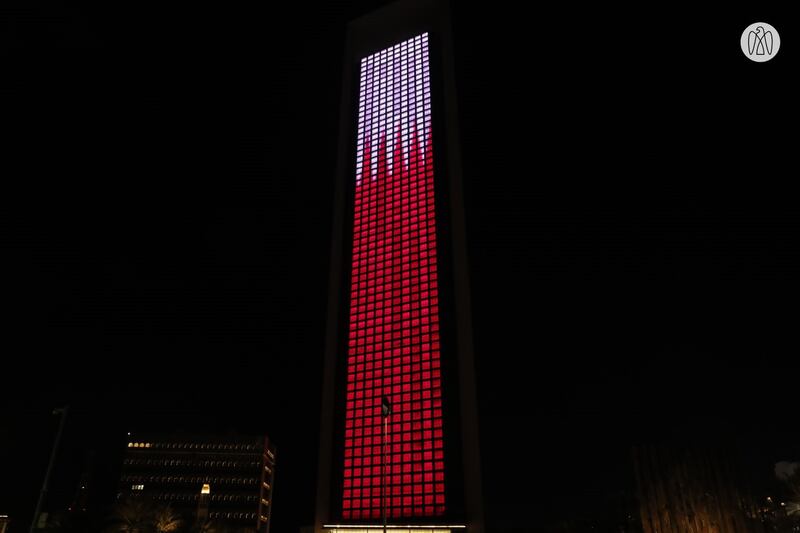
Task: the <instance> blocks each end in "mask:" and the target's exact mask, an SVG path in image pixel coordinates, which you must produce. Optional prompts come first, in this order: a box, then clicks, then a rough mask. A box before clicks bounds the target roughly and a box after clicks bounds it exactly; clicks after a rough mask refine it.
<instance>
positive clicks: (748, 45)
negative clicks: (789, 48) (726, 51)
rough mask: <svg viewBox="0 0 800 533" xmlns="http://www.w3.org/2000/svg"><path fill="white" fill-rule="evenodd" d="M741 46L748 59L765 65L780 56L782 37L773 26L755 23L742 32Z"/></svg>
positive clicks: (765, 23)
mask: <svg viewBox="0 0 800 533" xmlns="http://www.w3.org/2000/svg"><path fill="white" fill-rule="evenodd" d="M739 45H740V46H741V48H742V53H743V54H744V55H745V57H746V58H747V59H749V60H750V61H754V62H756V63H765V62H767V61H769V60H770V59H772V58H773V57H775V56H776V55H778V51H779V50H780V49H781V36H780V34H779V33H778V30H776V29H775V27H774V26H773V25H772V24H769V23H767V22H754V23H752V24H750V25H749V26H748V27H746V28H745V29H744V31H743V32H742V36H741V38H740V39H739Z"/></svg>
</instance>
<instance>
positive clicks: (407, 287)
mask: <svg viewBox="0 0 800 533" xmlns="http://www.w3.org/2000/svg"><path fill="white" fill-rule="evenodd" d="M428 53H429V51H428V36H427V34H423V35H420V36H417V37H414V38H412V39H409V40H407V41H405V42H403V43H399V44H398V45H396V46H392V47H390V48H388V49H386V50H383V51H380V52H378V53H376V54H373V55H371V56H369V57H367V58H364V60H363V61H362V64H361V66H362V73H361V77H360V81H361V91H360V96H361V98H360V102H359V109H360V113H359V133H360V134H359V141H358V150H357V165H356V167H357V174H356V187H355V206H354V223H353V248H352V250H353V252H352V271H351V272H352V274H351V283H350V315H349V335H348V349H347V395H346V397H347V403H346V411H345V420H346V421H345V440H344V475H343V492H342V516H343V518H345V519H350V518H353V519H364V518H367V519H376V518H381V516H382V515H381V490H382V489H381V487H382V483H383V476H385V490H386V496H385V497H386V509H387V515H388V516H389V517H392V518H401V517H412V516H419V517H431V516H441V515H443V514H444V512H445V489H444V482H445V481H444V446H443V434H442V432H443V430H442V426H443V423H442V387H441V372H442V369H441V358H440V338H439V291H438V271H437V254H436V209H435V201H434V200H435V198H434V192H435V190H434V176H433V174H434V170H433V142H432V135H431V133H432V132H431V128H430V126H427V124H429V123H430V117H431V109H430V74H429V72H428V64H429V62H428ZM390 135H394V139H388V138H387V137H388V136H390ZM371 137H372V138H377V139H378V145H377V146H374V147H373V145H372V144H371ZM392 140H393V142H391V141H392ZM390 143H391V146H390ZM384 396H386V397H387V398H389V400H390V402H391V405H392V414H391V416H390V417H389V421H388V432H387V439H386V443H385V446H386V458H385V466H384V462H383V459H382V455H381V454H382V453H383V445H384V442H383V422H382V418H381V399H382V397H384ZM382 468H383V469H384V470H382Z"/></svg>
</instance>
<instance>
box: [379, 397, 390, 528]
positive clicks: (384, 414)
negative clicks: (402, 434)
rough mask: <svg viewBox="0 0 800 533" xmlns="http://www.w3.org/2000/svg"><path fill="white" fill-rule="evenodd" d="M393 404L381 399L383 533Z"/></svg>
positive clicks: (387, 399) (386, 399) (385, 398)
mask: <svg viewBox="0 0 800 533" xmlns="http://www.w3.org/2000/svg"><path fill="white" fill-rule="evenodd" d="M391 413H392V404H391V402H390V401H389V398H388V397H387V396H383V398H381V418H383V439H382V440H381V444H382V445H383V453H382V454H381V515H383V533H386V438H387V436H388V434H389V415H390V414H391Z"/></svg>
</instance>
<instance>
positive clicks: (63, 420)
mask: <svg viewBox="0 0 800 533" xmlns="http://www.w3.org/2000/svg"><path fill="white" fill-rule="evenodd" d="M67 411H69V406H68V405H66V406H64V407H60V408H58V409H53V414H54V415H61V420H60V421H59V423H58V433H56V440H55V442H54V443H53V450H52V451H51V452H50V462H49V463H48V464H47V472H46V473H45V475H44V482H43V483H42V490H41V492H39V501H38V502H36V511H34V512H33V520H32V521H31V529H30V533H33V532H34V530H35V529H36V522H37V521H38V520H39V515H40V514H41V512H42V505H44V500H45V498H46V497H47V489H48V486H49V485H50V474H51V473H52V472H53V465H54V464H55V462H56V454H57V453H58V445H59V443H60V442H61V435H62V434H63V433H64V424H65V423H66V421H67Z"/></svg>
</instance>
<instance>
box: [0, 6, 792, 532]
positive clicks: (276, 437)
mask: <svg viewBox="0 0 800 533" xmlns="http://www.w3.org/2000/svg"><path fill="white" fill-rule="evenodd" d="M385 3H386V2H367V1H361V2H349V3H334V4H326V3H317V4H303V5H296V6H294V5H290V4H280V5H277V6H270V7H269V8H268V7H265V6H261V7H251V8H248V9H244V8H243V9H242V10H240V11H237V10H234V9H233V8H231V9H223V8H218V9H217V10H214V9H210V8H209V9H206V8H202V7H194V8H193V9H192V10H190V11H188V10H181V9H179V8H177V7H175V8H173V7H164V6H159V7H158V8H155V7H154V6H152V7H150V8H148V7H145V6H137V7H136V8H132V7H125V8H123V7H117V6H108V5H104V6H96V7H94V8H92V9H88V8H87V9H79V8H73V7H69V6H66V5H63V4H61V3H58V2H54V3H47V4H42V5H41V6H37V7H29V6H27V5H26V4H24V3H21V2H20V3H19V5H17V6H12V7H11V9H10V13H11V15H12V16H11V18H10V22H9V23H6V24H5V28H6V29H8V32H6V33H5V36H4V37H3V38H2V39H3V41H2V42H3V45H4V46H3V51H4V57H5V58H6V60H7V64H8V65H10V68H9V69H7V70H6V73H7V74H6V75H5V76H3V80H2V82H0V87H2V94H3V96H4V101H5V102H6V103H7V105H8V107H9V108H12V109H13V113H11V118H12V120H10V121H5V122H6V126H7V128H8V133H9V134H10V139H11V143H10V144H6V147H7V150H8V152H7V154H8V155H7V156H6V157H5V158H4V160H5V161H7V163H6V165H5V168H6V172H5V173H4V174H5V175H6V176H7V179H6V180H5V181H6V183H7V186H8V187H9V192H7V193H6V195H5V198H6V201H7V202H8V203H9V204H10V205H9V206H8V207H7V208H6V209H5V213H6V215H7V217H8V218H7V221H6V223H5V224H4V229H5V231H6V237H5V239H4V241H5V242H6V243H7V244H6V249H7V251H8V254H9V259H10V261H7V262H6V264H7V267H8V274H7V275H6V279H7V285H8V289H7V290H8V292H9V293H10V294H11V302H10V305H9V306H8V309H9V310H10V311H11V312H12V314H13V316H12V321H11V322H10V323H8V325H7V328H8V329H7V331H8V332H9V333H11V335H10V342H7V348H6V350H4V353H6V370H5V372H3V373H2V376H3V378H4V379H3V388H4V390H5V392H6V394H5V398H6V400H5V401H4V402H3V407H2V421H3V422H2V424H1V425H2V429H0V514H9V515H11V518H12V520H13V522H12V529H11V533H15V532H17V531H22V530H23V528H25V529H27V527H28V525H29V523H30V519H31V516H32V514H33V509H34V506H35V501H36V497H37V495H38V490H39V487H40V484H41V480H42V477H43V475H44V471H45V468H46V465H47V459H48V455H49V450H50V447H51V445H52V441H53V437H54V434H55V428H56V424H57V420H56V418H55V417H53V416H51V414H50V413H51V411H52V409H53V408H55V407H58V406H61V405H63V404H67V403H68V404H69V405H70V406H71V412H70V418H69V421H68V424H67V427H66V430H65V436H64V441H63V445H62V451H61V454H60V456H59V462H58V468H57V470H56V472H55V474H54V475H55V477H54V479H53V486H52V489H51V491H52V498H53V504H52V505H54V506H55V505H61V502H62V501H64V500H67V503H68V500H69V499H71V498H72V496H73V492H74V489H75V486H76V484H77V482H78V474H79V469H80V467H81V464H82V462H83V460H84V457H85V455H86V453H88V452H89V451H90V450H91V451H92V452H93V457H94V459H93V461H94V462H95V464H96V465H97V468H98V470H99V471H101V472H102V473H103V474H102V476H101V477H102V478H103V479H105V481H103V483H107V484H108V486H107V487H106V488H109V487H112V483H116V480H114V479H113V468H115V464H117V463H116V461H117V460H118V457H121V454H122V451H123V450H122V448H121V444H122V442H123V441H124V440H125V439H126V438H127V437H126V433H127V432H128V431H131V432H133V433H134V434H136V432H146V433H153V432H162V431H172V430H178V429H182V430H185V431H187V432H199V433H206V432H223V433H225V432H228V431H235V432H239V433H244V434H264V433H266V434H267V435H269V436H270V438H271V439H272V440H273V441H274V442H275V443H276V445H277V447H278V460H277V465H276V490H275V495H274V497H275V500H274V505H275V516H274V520H275V521H274V523H273V526H272V527H273V529H272V532H273V533H281V532H283V531H297V529H298V527H300V526H304V525H310V524H311V523H312V521H313V509H314V495H315V484H316V461H317V443H318V440H317V439H318V431H319V410H320V390H319V389H320V384H321V379H322V359H323V349H324V331H325V320H326V305H327V295H328V266H329V261H330V237H331V230H330V225H331V222H330V221H331V217H332V212H333V203H334V202H333V191H334V183H333V179H334V171H335V163H336V149H337V133H338V126H339V125H338V120H339V116H338V112H339V91H340V86H341V83H340V82H341V79H340V78H341V67H342V63H341V62H342V54H343V50H344V36H345V30H346V23H347V21H349V20H351V19H353V18H355V17H356V16H358V15H361V14H363V13H366V12H369V11H371V10H372V9H374V8H375V7H377V6H380V5H383V4H385ZM453 11H454V21H453V24H454V37H455V53H456V74H457V91H458V95H459V114H460V116H459V122H460V125H461V139H462V149H463V154H464V156H463V159H464V161H463V163H464V180H465V200H466V205H465V212H466V217H467V236H468V253H469V259H470V264H469V269H470V274H471V288H472V299H473V305H472V308H473V326H474V338H475V353H476V358H477V370H478V400H479V410H480V413H479V425H480V428H481V442H480V445H481V453H482V467H483V485H484V494H485V499H486V512H487V521H488V524H489V528H488V530H490V531H491V530H493V529H498V530H499V529H502V528H504V527H512V526H515V527H526V526H527V525H528V524H530V523H531V520H534V521H535V522H536V523H537V524H547V523H550V522H553V521H557V520H561V519H563V518H566V517H571V516H575V515H577V514H588V515H591V514H592V513H593V512H594V510H596V509H601V508H602V507H603V502H604V501H605V500H604V498H606V497H609V495H611V496H613V494H615V493H616V492H617V491H625V490H627V491H630V490H632V485H631V483H632V472H631V466H630V447H631V446H633V445H635V444H640V443H647V442H672V441H675V440H681V441H682V440H684V439H685V438H686V437H687V436H689V435H690V436H692V439H696V440H697V442H700V443H716V442H720V441H722V442H725V443H726V444H728V445H730V446H733V447H736V448H737V449H740V450H741V451H742V453H743V455H744V457H745V460H744V462H743V464H745V465H746V468H748V469H751V470H752V472H753V476H754V483H755V484H756V485H757V488H758V490H767V489H768V488H769V486H770V483H771V481H772V477H773V476H772V472H771V468H772V467H773V465H774V463H775V462H777V461H781V460H788V461H798V460H800V441H799V440H798V437H799V436H800V432H799V431H798V420H797V416H796V406H797V400H796V398H797V389H798V378H797V376H798V370H799V368H798V365H799V363H798V357H797V355H796V354H797V336H796V333H795V331H794V329H795V328H796V324H797V322H798V321H797V318H798V316H797V315H798V314H797V311H796V308H797V303H796V302H797V301H800V300H799V299H798V296H800V248H799V247H798V242H800V240H799V238H800V210H798V208H797V205H796V204H797V202H796V200H795V198H794V196H793V195H792V194H791V193H792V192H793V189H794V188H793V187H791V182H790V181H789V180H790V179H791V175H792V174H791V169H792V168H793V166H794V165H793V162H794V159H795V158H794V157H793V156H794V152H795V151H796V148H795V146H794V144H795V143H794V141H795V138H794V135H793V134H792V131H793V129H794V127H795V126H796V124H797V119H798V116H797V102H796V97H795V96H794V95H796V94H798V93H799V92H800V91H798V86H797V81H796V79H795V78H796V77H792V76H790V73H791V70H793V69H791V68H790V65H793V64H797V61H796V58H797V51H796V46H794V42H793V40H792V38H793V36H795V35H797V34H798V33H797V31H796V29H797V25H796V22H795V21H794V20H793V19H790V18H789V17H788V16H787V11H785V8H779V7H777V4H774V5H762V6H760V7H758V8H755V7H754V8H751V9H750V10H747V9H743V8H733V7H729V8H728V9H727V11H725V12H720V11H714V10H711V9H710V8H709V9H708V11H701V9H700V8H697V7H696V6H695V7H691V8H689V7H683V6H678V5H672V6H671V7H670V9H669V11H667V10H666V8H663V7H661V8H659V7H658V6H653V7H650V8H644V7H642V8H637V9H636V10H629V9H623V8H608V7H598V6H594V7H591V8H586V9H585V10H584V11H582V12H580V13H570V12H568V9H567V8H554V7H546V8H538V7H537V8H536V11H535V16H534V19H533V20H532V19H526V18H525V17H521V16H519V13H518V12H516V11H513V12H512V11H508V12H506V11H503V10H502V9H501V8H498V10H497V11H494V10H492V11H488V10H486V9H484V8H481V7H480V6H466V5H459V6H454V7H453ZM755 20H765V21H768V22H770V23H772V24H773V25H775V26H776V27H778V28H779V30H780V31H781V35H782V36H783V39H784V45H783V48H782V49H781V51H780V55H778V56H777V57H776V58H775V59H774V60H773V61H771V62H769V63H766V64H754V63H752V64H751V63H750V62H749V61H747V60H746V59H745V58H744V57H743V56H742V55H741V51H740V50H739V48H738V39H739V35H740V34H741V31H742V30H743V28H745V27H746V26H747V25H748V24H750V23H751V22H753V21H755ZM286 21H289V22H290V23H286ZM619 25H622V26H625V28H626V30H627V32H626V33H624V34H621V33H618V32H609V31H607V30H608V28H609V27H614V28H616V27H617V26H619ZM687 26H688V27H696V28H699V31H698V32H695V33H694V34H693V35H694V40H693V41H692V40H688V41H687V40H686V39H681V38H680V37H681V36H682V35H684V34H683V33H682V31H683V30H684V29H685V28H686V27H687ZM532 28H534V29H537V31H538V32H539V36H540V38H539V39H533V38H532ZM562 31H563V32H566V35H567V36H568V37H567V38H566V40H564V41H558V39H560V38H561V36H562V35H563V34H562V33H560V32H562ZM631 41H633V42H635V43H637V46H636V47H634V48H632V49H631V48H621V47H622V46H623V45H624V44H625V43H628V42H631ZM541 42H562V43H563V46H561V47H560V48H559V49H558V50H556V51H553V52H548V53H541V51H540V48H539V47H540V46H541ZM600 42H603V43H606V45H605V46H604V47H601V46H599V45H598V44H597V43H600ZM731 42H732V43H733V44H730V43H731ZM620 49H623V50H627V51H626V52H624V53H617V52H611V51H609V50H620ZM698 50H699V51H698ZM531 80H532V81H531ZM754 80H756V81H757V83H755V82H754ZM754 128H755V129H754ZM759 132H760V133H759ZM8 156H10V157H8ZM7 338H8V337H7ZM531 432H532V433H533V435H534V436H533V437H532V438H531V437H528V435H529V434H530V433H531ZM117 446H119V448H117ZM764 469H766V470H764ZM759 476H761V477H759ZM106 478H107V479H106ZM762 485H763V489H762V488H760V487H761V486H762ZM104 490H105V489H104ZM105 496H106V497H108V498H110V497H111V496H112V494H105ZM98 503H100V502H98ZM576 506H578V507H579V510H576ZM531 517H533V518H531Z"/></svg>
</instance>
